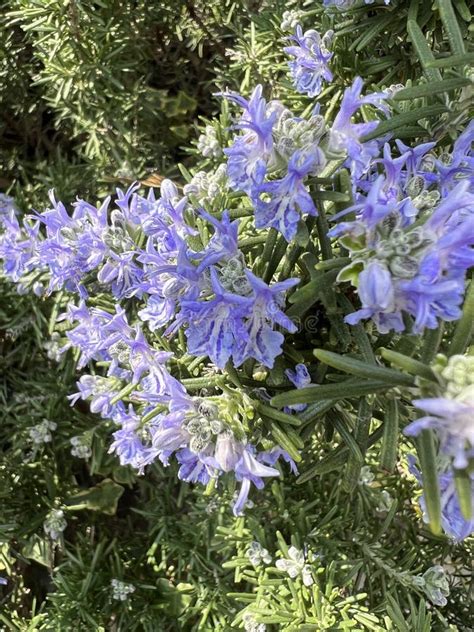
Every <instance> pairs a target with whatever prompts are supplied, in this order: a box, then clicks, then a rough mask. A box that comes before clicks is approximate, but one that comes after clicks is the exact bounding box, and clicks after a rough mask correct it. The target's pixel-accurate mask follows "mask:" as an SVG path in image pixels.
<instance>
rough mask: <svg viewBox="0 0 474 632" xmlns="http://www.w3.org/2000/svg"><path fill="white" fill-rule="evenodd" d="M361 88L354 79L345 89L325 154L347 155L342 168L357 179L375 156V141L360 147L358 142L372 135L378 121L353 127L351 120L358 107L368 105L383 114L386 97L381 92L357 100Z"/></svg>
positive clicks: (361, 143)
mask: <svg viewBox="0 0 474 632" xmlns="http://www.w3.org/2000/svg"><path fill="white" fill-rule="evenodd" d="M362 86H363V81H362V79H361V78H360V77H356V79H354V82H353V84H352V86H351V87H350V88H346V90H345V92H344V96H343V98H342V102H341V106H340V108H339V112H338V113H337V116H336V118H335V119H334V123H333V124H332V127H331V131H330V137H329V150H330V151H332V152H335V153H338V154H340V153H342V154H345V155H347V160H346V163H345V164H346V165H347V166H348V167H350V169H351V173H352V175H353V177H354V178H359V177H360V176H361V175H362V174H363V173H364V172H365V171H366V170H367V168H368V166H369V165H370V163H371V161H372V160H373V158H375V157H376V156H377V155H378V153H379V146H378V143H377V141H369V142H366V143H363V142H361V140H360V139H361V138H362V137H363V136H365V135H366V134H368V133H369V132H372V131H373V130H374V129H375V128H376V127H377V125H378V124H379V123H378V121H371V122H369V123H353V122H352V116H353V115H354V114H355V113H356V112H357V110H358V109H359V108H360V107H361V106H363V105H367V104H371V105H373V106H375V107H376V108H378V109H379V110H382V111H383V112H388V109H387V106H385V105H384V104H383V101H384V99H386V98H387V95H386V94H384V93H383V92H374V93H372V94H368V95H366V96H365V97H361V96H360V93H361V90H362Z"/></svg>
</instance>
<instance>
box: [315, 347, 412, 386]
mask: <svg viewBox="0 0 474 632" xmlns="http://www.w3.org/2000/svg"><path fill="white" fill-rule="evenodd" d="M313 353H314V355H315V356H316V357H317V358H318V360H320V361H321V362H324V363H325V364H328V365H329V366H332V367H333V368H334V369H339V370H340V371H344V372H345V373H351V374H352V375H357V376H358V377H366V378H368V379H372V380H379V381H387V382H388V383H390V384H401V385H404V386H413V385H414V384H415V382H414V380H413V378H412V377H411V376H409V375H405V374H404V373H400V372H399V371H394V370H393V369H387V368H386V367H381V366H376V365H373V364H368V363H366V362H362V361H361V360H356V359H354V358H350V357H348V356H342V355H339V354H338V353H333V352H332V351H325V350H324V349H315V350H314V351H313Z"/></svg>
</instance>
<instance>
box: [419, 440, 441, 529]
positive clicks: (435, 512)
mask: <svg viewBox="0 0 474 632" xmlns="http://www.w3.org/2000/svg"><path fill="white" fill-rule="evenodd" d="M416 449H417V452H418V457H419V459H420V466H421V475H422V478H423V492H424V496H425V503H426V509H427V511H428V518H429V521H430V528H431V531H432V532H433V533H434V534H435V535H439V534H440V533H441V502H440V492H439V480H438V468H437V454H436V447H435V440H434V435H433V433H432V432H431V430H422V431H421V434H420V436H419V437H418V439H417V440H416Z"/></svg>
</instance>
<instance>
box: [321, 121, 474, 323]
mask: <svg viewBox="0 0 474 632" xmlns="http://www.w3.org/2000/svg"><path fill="white" fill-rule="evenodd" d="M473 140H474V123H471V124H470V125H469V127H468V128H467V129H466V130H465V132H464V133H463V134H462V135H461V136H460V137H459V138H458V140H457V141H456V142H455V144H454V147H453V150H452V153H451V154H447V153H446V152H444V153H443V154H441V155H440V156H436V154H435V153H433V150H434V147H435V143H425V144H422V145H419V146H417V147H415V148H409V147H407V146H405V145H404V144H403V143H401V142H399V141H397V147H398V150H399V155H398V156H397V157H393V156H392V154H391V150H390V147H389V145H388V144H387V145H386V146H385V149H384V154H383V158H381V159H379V160H375V161H373V165H372V166H371V168H370V169H369V170H368V171H367V173H366V174H365V175H364V176H363V177H361V178H359V179H358V180H357V181H356V183H355V191H354V194H355V202H356V203H355V204H354V206H352V207H350V208H348V209H346V210H345V211H343V212H342V213H340V214H339V215H338V216H336V217H335V218H334V219H335V220H336V221H338V223H337V224H336V226H335V227H334V228H333V229H332V230H331V231H330V233H329V235H330V236H332V237H337V238H338V240H339V242H340V243H341V244H342V245H343V246H344V247H345V248H347V249H348V250H349V252H350V255H351V259H352V261H351V263H350V265H348V266H346V267H345V268H344V269H343V270H342V271H341V273H340V275H339V277H338V279H339V281H346V280H350V281H351V282H352V283H353V284H354V285H355V286H356V287H357V291H358V294H359V298H360V300H361V303H362V308H361V309H360V310H359V311H357V312H355V313H354V314H350V315H349V316H347V317H346V321H347V322H348V323H350V324H356V323H358V322H359V321H360V320H361V319H365V318H371V319H372V320H373V322H374V323H375V325H376V327H377V329H378V330H379V331H380V332H381V333H387V332H388V331H390V330H395V331H403V330H404V329H405V327H406V319H404V316H409V317H411V319H412V330H413V332H415V333H420V332H422V331H423V330H424V329H425V328H428V329H434V328H436V327H437V326H438V322H439V320H445V321H453V320H457V319H458V318H459V317H460V315H461V305H462V301H463V296H464V290H465V277H466V271H467V270H468V269H469V268H470V267H472V265H473V264H474V250H473V246H474V175H473V174H474V171H473V160H474V158H473V153H472V141H473ZM380 170H382V173H380ZM346 217H349V218H350V219H349V220H346V219H345V218H346Z"/></svg>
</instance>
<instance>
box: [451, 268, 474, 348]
mask: <svg viewBox="0 0 474 632" xmlns="http://www.w3.org/2000/svg"><path fill="white" fill-rule="evenodd" d="M473 331H474V280H472V281H471V283H470V284H469V288H468V290H467V293H466V299H465V301H464V309H463V312H462V316H461V319H460V320H459V321H458V323H457V325H456V329H455V330H454V336H453V339H452V342H451V346H450V347H449V355H457V354H460V353H464V352H465V351H466V349H467V347H468V346H469V344H470V342H471V338H472V334H473Z"/></svg>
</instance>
